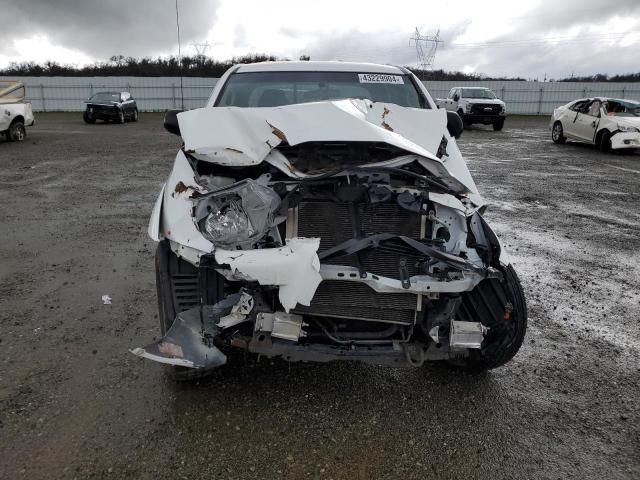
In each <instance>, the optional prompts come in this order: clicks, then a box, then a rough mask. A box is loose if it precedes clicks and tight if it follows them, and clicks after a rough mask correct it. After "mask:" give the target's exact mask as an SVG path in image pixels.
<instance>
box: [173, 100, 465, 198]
mask: <svg viewBox="0 0 640 480" xmlns="http://www.w3.org/2000/svg"><path fill="white" fill-rule="evenodd" d="M178 123H179V125H180V133H181V136H182V139H183V140H184V149H185V151H186V152H188V153H191V154H193V155H195V156H196V157H197V158H198V159H200V160H204V161H209V162H214V163H218V164H221V165H232V166H249V165H255V164H258V163H261V162H262V161H264V160H265V159H267V157H268V156H269V155H270V154H271V155H273V153H275V152H274V148H275V147H277V146H278V145H279V144H280V143H282V142H284V141H286V142H287V143H288V144H289V145H292V146H295V145H298V144H301V143H305V142H383V143H388V144H390V145H393V146H396V147H398V148H401V149H403V150H405V151H407V153H408V154H415V155H418V156H420V157H421V159H423V160H426V161H428V162H431V163H432V164H434V166H435V167H437V170H438V171H439V172H445V174H446V175H449V176H451V177H453V178H455V179H456V180H458V181H459V182H460V183H462V184H463V185H464V186H465V187H466V188H467V189H468V191H469V192H472V193H477V188H476V186H475V183H474V182H473V179H472V178H471V175H470V174H469V171H468V169H467V166H466V164H465V163H464V160H463V159H462V157H461V156H460V155H459V152H458V151H457V147H456V148H455V150H456V155H450V156H449V157H445V161H442V160H441V159H439V158H438V157H436V156H435V152H437V151H438V147H439V145H440V143H441V141H442V138H443V135H444V136H446V137H447V138H448V142H450V143H453V144H454V145H455V140H453V139H451V138H450V137H449V135H448V133H447V127H446V126H447V114H446V112H445V111H444V110H440V109H416V108H406V107H401V106H399V105H395V104H390V103H376V102H371V101H369V100H360V99H347V100H335V101H324V102H313V103H302V104H294V105H286V106H281V107H263V108H239V107H214V108H200V109H196V110H190V111H187V112H182V113H179V114H178ZM278 153H279V152H278Z"/></svg>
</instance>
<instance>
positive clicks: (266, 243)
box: [132, 100, 526, 369]
mask: <svg viewBox="0 0 640 480" xmlns="http://www.w3.org/2000/svg"><path fill="white" fill-rule="evenodd" d="M178 118H179V120H180V131H181V133H182V137H183V139H184V147H183V149H182V150H181V151H180V152H179V153H178V156H177V158H176V162H175V165H174V168H173V171H172V173H171V176H170V178H169V181H168V182H167V183H166V185H165V187H164V188H163V192H162V193H161V195H160V198H159V200H158V202H157V203H156V206H155V208H154V214H153V216H152V219H151V222H150V235H151V236H152V237H153V238H154V239H156V240H159V241H161V244H160V247H159V252H160V257H161V258H160V260H158V262H157V270H158V278H159V288H158V291H159V297H160V299H159V300H160V305H161V308H160V313H161V317H163V318H164V321H165V324H164V326H163V332H162V333H163V337H162V338H161V339H160V340H159V341H158V342H155V343H153V344H151V345H149V346H147V347H145V348H138V349H135V350H132V352H133V353H135V354H137V355H139V356H141V357H145V358H148V359H152V360H156V361H160V362H162V363H168V364H172V365H175V366H179V367H188V368H194V369H209V368H212V367H217V366H220V365H222V364H224V363H225V362H226V356H225V354H224V353H223V351H226V350H227V349H229V348H231V347H237V348H241V349H245V350H247V351H249V352H253V353H257V354H260V355H264V356H267V357H276V356H277V357H282V358H284V359H286V360H289V361H319V362H325V361H331V360H341V359H343V360H360V361H365V362H369V363H374V364H385V365H394V366H419V365H422V364H423V363H424V362H425V361H427V360H448V361H450V362H452V363H456V364H459V365H464V366H469V367H472V368H482V369H484V368H493V367H495V366H498V365H500V364H502V363H504V362H506V361H507V360H508V359H509V358H511V357H512V356H513V355H515V353H516V351H517V349H518V347H519V345H520V343H521V341H522V336H523V335H524V326H525V325H526V307H525V304H524V297H523V295H522V292H521V289H520V286H519V282H518V281H517V277H516V276H515V272H514V271H513V269H512V268H511V267H510V266H509V265H508V261H507V260H506V257H505V255H504V252H503V251H502V248H501V246H500V244H499V241H498V240H497V238H496V236H495V235H494V234H493V232H492V231H491V229H490V228H489V226H488V225H487V224H486V222H485V221H484V219H483V218H482V216H481V215H480V213H479V207H481V206H482V199H481V197H480V196H479V195H478V193H477V190H476V187H475V184H474V183H473V180H472V179H471V177H470V175H469V173H468V171H467V169H466V166H465V165H464V161H463V160H462V158H461V156H460V153H459V151H458V149H457V146H456V145H455V140H454V139H453V138H452V137H450V136H449V135H448V134H447V133H446V125H445V124H446V116H445V114H444V112H442V111H438V110H431V111H414V110H412V109H402V108H400V107H397V106H394V105H385V104H375V103H371V102H368V101H362V100H342V101H333V102H318V103H313V104H305V105H291V106H287V107H276V108H260V109H250V108H247V109H236V108H214V109H201V110H196V111H192V112H186V113H183V114H180V115H179V117H178ZM431 152H436V153H435V154H434V153H431ZM185 299H186V300H185ZM162 320H163V319H162V318H161V321H162Z"/></svg>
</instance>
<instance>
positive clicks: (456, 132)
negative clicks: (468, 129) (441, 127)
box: [447, 111, 464, 138]
mask: <svg viewBox="0 0 640 480" xmlns="http://www.w3.org/2000/svg"><path fill="white" fill-rule="evenodd" d="M447 130H449V135H451V136H452V137H454V138H460V135H462V132H463V131H464V124H463V123H462V119H461V118H460V115H458V114H457V113H456V112H450V111H447Z"/></svg>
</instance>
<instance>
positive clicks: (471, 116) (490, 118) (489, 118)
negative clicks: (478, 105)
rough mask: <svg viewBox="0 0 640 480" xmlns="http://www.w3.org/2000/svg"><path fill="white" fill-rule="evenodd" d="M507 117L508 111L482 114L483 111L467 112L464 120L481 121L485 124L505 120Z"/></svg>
mask: <svg viewBox="0 0 640 480" xmlns="http://www.w3.org/2000/svg"><path fill="white" fill-rule="evenodd" d="M506 118H507V115H506V113H504V112H502V113H499V114H497V115H496V114H482V113H465V114H463V115H462V120H463V121H464V122H466V123H481V124H483V125H491V124H493V123H496V122H504V120H505V119H506Z"/></svg>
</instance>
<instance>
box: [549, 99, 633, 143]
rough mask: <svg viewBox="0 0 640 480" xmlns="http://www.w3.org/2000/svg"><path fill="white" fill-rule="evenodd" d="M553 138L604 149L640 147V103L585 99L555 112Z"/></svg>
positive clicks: (552, 118)
mask: <svg viewBox="0 0 640 480" xmlns="http://www.w3.org/2000/svg"><path fill="white" fill-rule="evenodd" d="M550 127H551V139H552V140H553V141H554V142H555V143H564V142H566V141H567V139H569V140H578V141H580V142H586V143H591V144H592V145H596V146H597V147H598V148H599V149H600V150H602V151H608V150H610V149H613V150H621V149H633V148H640V102H636V101H633V100H621V99H617V98H583V99H580V100H574V101H573V102H570V103H567V104H566V105H564V106H562V107H558V108H556V109H555V110H554V111H553V115H552V116H551V123H550Z"/></svg>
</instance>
